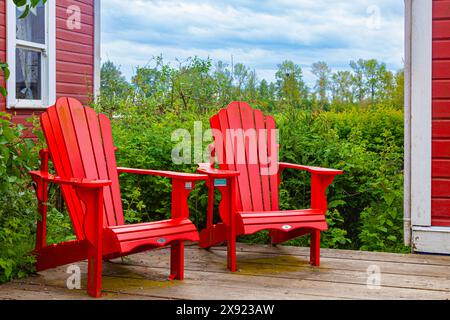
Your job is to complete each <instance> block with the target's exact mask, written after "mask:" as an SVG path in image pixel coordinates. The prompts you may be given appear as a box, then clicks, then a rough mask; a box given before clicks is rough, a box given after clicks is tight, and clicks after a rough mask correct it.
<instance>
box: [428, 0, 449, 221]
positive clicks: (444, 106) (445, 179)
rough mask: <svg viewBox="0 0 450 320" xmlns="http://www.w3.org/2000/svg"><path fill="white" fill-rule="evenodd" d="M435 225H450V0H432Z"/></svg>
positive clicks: (433, 194)
mask: <svg viewBox="0 0 450 320" xmlns="http://www.w3.org/2000/svg"><path fill="white" fill-rule="evenodd" d="M432 177H433V178H432V179H433V181H432V225H433V226H450V0H433V173H432Z"/></svg>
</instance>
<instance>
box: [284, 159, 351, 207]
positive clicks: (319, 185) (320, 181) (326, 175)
mask: <svg viewBox="0 0 450 320" xmlns="http://www.w3.org/2000/svg"><path fill="white" fill-rule="evenodd" d="M284 169H295V170H303V171H308V172H310V173H311V208H312V209H319V210H321V211H322V212H323V214H325V213H326V212H327V208H328V202H327V197H326V190H327V188H328V187H329V186H330V184H331V183H332V182H333V180H334V178H335V177H336V176H337V175H340V174H343V173H344V171H342V170H335V169H326V168H319V167H308V166H302V165H297V164H292V163H280V173H281V172H282V171H283V170H284ZM279 180H280V179H279Z"/></svg>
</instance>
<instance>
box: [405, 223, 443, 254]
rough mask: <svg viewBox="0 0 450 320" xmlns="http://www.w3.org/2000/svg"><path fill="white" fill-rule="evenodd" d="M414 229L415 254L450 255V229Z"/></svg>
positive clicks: (413, 244)
mask: <svg viewBox="0 0 450 320" xmlns="http://www.w3.org/2000/svg"><path fill="white" fill-rule="evenodd" d="M412 229H413V230H412V235H413V240H412V241H413V243H412V246H413V250H414V252H421V253H439V254H450V228H444V227H413V228H412Z"/></svg>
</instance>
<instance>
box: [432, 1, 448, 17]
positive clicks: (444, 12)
mask: <svg viewBox="0 0 450 320" xmlns="http://www.w3.org/2000/svg"><path fill="white" fill-rule="evenodd" d="M433 19H435V20H437V19H447V20H450V0H440V1H434V2H433Z"/></svg>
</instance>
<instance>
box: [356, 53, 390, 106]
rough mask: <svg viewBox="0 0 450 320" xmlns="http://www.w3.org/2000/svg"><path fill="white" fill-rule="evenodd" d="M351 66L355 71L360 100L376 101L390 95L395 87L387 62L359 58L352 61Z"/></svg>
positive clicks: (357, 92) (357, 96)
mask: <svg viewBox="0 0 450 320" xmlns="http://www.w3.org/2000/svg"><path fill="white" fill-rule="evenodd" d="M350 66H351V68H352V69H353V72H354V77H353V84H354V86H355V90H356V92H355V94H356V98H357V99H358V100H359V101H360V102H362V101H364V100H369V101H370V102H371V103H376V102H377V101H380V100H384V99H386V97H387V96H389V95H390V92H392V90H393V87H394V83H393V78H394V76H393V74H392V72H391V71H389V70H387V67H386V64H384V63H379V62H378V61H377V60H375V59H370V60H363V59H359V60H358V61H357V62H354V61H351V62H350Z"/></svg>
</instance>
